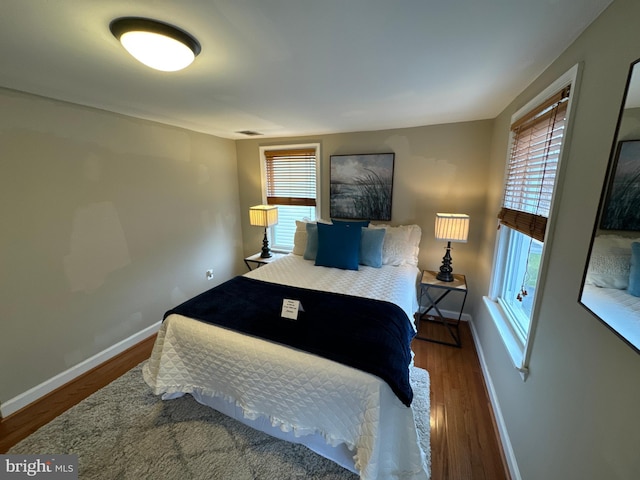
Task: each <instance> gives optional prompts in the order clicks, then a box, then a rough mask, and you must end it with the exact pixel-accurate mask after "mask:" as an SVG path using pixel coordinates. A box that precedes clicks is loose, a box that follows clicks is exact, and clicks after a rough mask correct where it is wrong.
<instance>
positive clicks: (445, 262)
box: [436, 242, 454, 282]
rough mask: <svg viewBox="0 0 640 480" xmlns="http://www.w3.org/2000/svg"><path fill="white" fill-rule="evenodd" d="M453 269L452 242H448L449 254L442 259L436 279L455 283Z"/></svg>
mask: <svg viewBox="0 0 640 480" xmlns="http://www.w3.org/2000/svg"><path fill="white" fill-rule="evenodd" d="M452 272H453V267H452V266H451V242H447V253H445V254H444V257H442V265H440V271H439V272H438V274H437V275H436V278H437V279H438V280H440V281H441V282H453V280H454V278H453V273H452Z"/></svg>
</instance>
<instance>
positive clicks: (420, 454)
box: [143, 254, 429, 480]
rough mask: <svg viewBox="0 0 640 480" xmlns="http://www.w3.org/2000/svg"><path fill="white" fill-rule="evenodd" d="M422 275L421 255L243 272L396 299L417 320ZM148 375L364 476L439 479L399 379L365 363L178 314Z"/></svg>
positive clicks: (170, 319)
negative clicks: (417, 259)
mask: <svg viewBox="0 0 640 480" xmlns="http://www.w3.org/2000/svg"><path fill="white" fill-rule="evenodd" d="M418 276H419V270H418V268H417V267H416V265H414V264H407V263H404V264H400V265H397V264H395V265H394V264H385V265H381V266H380V267H379V268H375V267H371V266H362V265H361V266H360V268H359V269H358V270H357V271H355V270H346V269H339V268H331V267H324V266H316V262H314V261H313V260H310V259H305V258H304V256H303V255H295V254H290V255H287V256H285V257H283V258H282V259H279V260H277V261H275V262H272V263H270V264H268V265H265V266H262V267H260V268H258V269H255V270H254V271H252V272H249V273H247V274H245V275H243V276H242V277H243V278H246V279H249V280H251V281H256V282H263V283H269V284H275V285H287V286H295V288H302V289H309V290H316V291H320V292H332V293H336V294H342V295H349V296H355V297H361V298H369V299H373V300H383V301H385V302H391V303H393V304H395V305H397V306H398V307H400V309H401V310H402V311H403V312H404V313H405V314H406V317H405V318H406V322H408V323H409V324H410V326H411V328H412V329H415V327H414V326H413V323H412V322H411V320H410V319H412V318H413V314H414V312H416V311H417V309H418V302H417V294H416V292H417V282H418ZM302 307H303V310H304V302H303V305H302ZM412 368H413V367H412ZM143 375H144V378H145V381H146V382H147V383H148V384H149V386H150V387H151V388H152V390H153V392H154V393H155V394H156V395H162V398H163V399H171V398H176V397H179V396H182V395H184V394H187V393H188V394H191V395H192V396H193V397H194V398H195V399H196V400H197V401H199V402H200V403H203V404H205V405H209V406H211V407H212V408H215V409H216V410H219V411H220V412H222V413H224V414H226V415H229V416H231V417H233V418H235V419H237V420H239V421H241V422H243V423H245V424H247V425H249V426H252V427H254V428H256V429H258V430H261V431H264V432H266V433H268V434H270V435H273V436H275V437H278V438H282V439H284V440H288V441H293V442H297V443H301V444H303V445H306V446H308V447H309V448H311V449H312V450H314V451H316V452H317V453H319V454H321V455H323V456H325V457H327V458H329V459H331V460H333V461H335V462H336V463H338V464H340V465H342V466H343V467H345V468H347V469H349V470H351V471H353V472H355V473H357V474H359V475H360V478H362V479H364V480H374V479H394V478H398V479H400V478H403V479H415V480H418V479H428V478H429V473H428V471H429V466H428V463H427V461H426V456H425V453H424V451H423V450H422V448H421V447H420V438H419V433H418V431H417V429H416V422H415V418H414V414H413V410H412V409H411V408H409V407H408V406H407V402H406V401H404V402H403V400H401V399H400V397H399V396H398V395H397V393H395V391H394V389H393V388H392V387H391V386H390V385H389V383H387V382H386V381H383V380H382V379H381V378H380V377H378V376H376V375H373V374H371V373H367V372H365V371H362V370H360V369H357V368H353V367H350V366H346V365H344V364H342V363H338V362H336V361H333V360H329V359H326V358H322V357H320V356H318V355H314V354H312V353H308V352H306V351H301V350H299V349H297V348H291V347H289V346H286V345H283V344H280V343H277V342H273V341H268V340H263V339H260V338H256V337H254V336H252V335H247V334H243V333H239V332H237V331H234V330H231V329H228V328H225V327H221V326H218V325H212V324H209V323H204V322H201V321H198V320H194V319H192V318H189V317H186V316H184V315H181V314H177V313H173V314H170V315H169V316H167V317H166V319H165V321H164V322H163V324H162V327H161V329H160V331H159V333H158V337H157V340H156V343H155V346H154V349H153V352H152V355H151V357H150V359H149V362H148V363H147V364H146V365H145V367H144V369H143ZM405 400H406V399H405Z"/></svg>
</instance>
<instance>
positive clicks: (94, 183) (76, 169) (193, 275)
mask: <svg viewBox="0 0 640 480" xmlns="http://www.w3.org/2000/svg"><path fill="white" fill-rule="evenodd" d="M0 112H2V113H1V114H0V218H1V219H2V234H1V235H0V267H1V269H2V275H1V276H0V279H1V280H0V332H1V333H0V366H1V368H0V401H3V402H6V401H7V400H8V399H12V398H14V397H15V396H16V395H18V394H21V393H23V392H25V391H27V390H28V389H30V388H32V387H34V386H36V385H39V384H40V383H41V382H43V381H45V380H48V379H50V378H51V377H53V376H55V375H57V374H59V373H61V372H63V371H65V370H67V369H68V368H71V367H73V366H75V365H76V364H78V363H79V362H82V361H84V360H86V359H88V358H89V357H91V356H92V355H95V354H97V353H98V352H101V351H103V350H105V349H107V348H109V347H111V346H112V345H114V344H116V343H117V342H119V341H121V340H123V339H125V338H127V337H129V336H131V335H133V334H136V333H137V332H139V331H141V330H143V329H144V328H145V327H148V326H150V325H152V324H154V323H156V322H158V321H159V320H161V319H162V314H163V313H164V311H165V310H167V308H169V307H171V306H173V305H175V304H176V303H178V302H181V301H184V300H186V299H187V298H189V297H191V296H193V295H194V294H196V293H199V292H201V291H203V290H205V289H206V288H210V287H212V286H213V285H214V284H215V283H216V282H219V281H222V280H226V279H228V278H230V277H231V276H232V275H234V274H236V273H237V272H238V271H240V270H241V262H242V260H241V258H242V257H241V254H242V246H241V244H240V240H239V239H240V238H241V231H240V223H239V209H238V202H237V198H238V179H237V169H236V152H235V143H234V142H233V141H231V140H223V139H219V138H216V137H212V136H208V135H203V134H198V133H194V132H189V131H187V130H182V129H178V128H174V127H168V126H164V125H160V124H155V123H152V122H147V121H142V120H136V119H133V118H129V117H124V116H121V115H116V114H111V113H107V112H104V111H99V110H95V109H89V108H84V107H79V106H75V105H71V104H66V103H62V102H56V101H53V100H47V99H43V98H40V97H35V96H31V95H26V94H21V93H17V92H12V91H7V90H0ZM208 268H213V269H214V274H215V279H214V281H211V282H208V281H206V280H205V271H206V269H208Z"/></svg>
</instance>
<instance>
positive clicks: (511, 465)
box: [469, 321, 522, 480]
mask: <svg viewBox="0 0 640 480" xmlns="http://www.w3.org/2000/svg"><path fill="white" fill-rule="evenodd" d="M469 326H470V327H471V334H472V335H471V336H472V338H473V343H474V344H475V346H476V351H477V352H478V359H479V360H480V367H481V368H482V375H483V376H484V381H485V383H486V384H487V390H488V392H489V401H490V402H491V406H492V407H493V414H494V416H495V419H496V423H497V426H498V434H499V435H500V442H501V443H502V449H503V451H504V455H505V457H506V461H507V468H508V469H509V473H510V474H511V479H512V480H522V477H521V476H520V470H519V469H518V462H517V461H516V456H515V453H514V452H513V447H512V445H511V439H510V438H509V433H508V432H507V426H506V424H505V423H504V417H503V416H502V410H501V408H500V402H498V395H497V394H496V390H495V388H494V386H493V381H492V380H491V375H490V374H489V369H488V368H487V363H486V360H485V357H484V351H483V350H482V345H481V344H480V343H479V342H478V335H477V332H476V329H475V325H474V324H473V321H471V322H469Z"/></svg>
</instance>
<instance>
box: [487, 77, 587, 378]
mask: <svg viewBox="0 0 640 480" xmlns="http://www.w3.org/2000/svg"><path fill="white" fill-rule="evenodd" d="M581 70H582V68H581V65H579V64H578V65H575V66H573V67H572V68H571V69H570V70H569V71H567V72H566V73H565V74H564V75H562V76H561V77H560V78H558V79H557V80H556V81H555V82H553V83H552V84H551V85H549V87H547V88H546V89H545V90H544V91H542V92H541V93H540V94H538V95H537V96H536V97H535V98H534V99H532V100H531V101H530V102H528V103H527V104H526V105H525V106H524V107H522V108H521V109H519V110H518V111H517V112H516V113H515V114H514V115H513V116H512V117H511V123H510V125H511V124H513V123H514V122H516V121H517V120H518V119H520V118H522V117H523V116H524V115H526V114H527V113H529V112H530V111H531V110H533V109H535V108H537V107H538V106H539V105H540V104H541V103H542V102H544V101H545V100H546V99H547V98H549V97H550V96H551V95H553V94H554V93H555V92H558V91H560V90H561V89H563V88H565V87H567V86H569V85H571V93H570V96H569V104H568V106H567V114H566V115H567V117H566V118H567V119H566V129H565V133H564V138H563V141H562V147H561V151H560V155H559V157H558V170H557V173H556V179H555V185H554V188H553V196H552V200H551V209H550V211H549V218H548V221H547V227H546V232H545V238H544V240H545V241H544V242H543V247H542V257H541V260H540V268H539V271H538V279H537V282H536V292H535V296H534V299H533V305H532V309H531V319H530V322H529V330H528V332H526V333H525V334H524V335H523V333H522V332H521V329H520V328H519V325H518V324H517V321H516V320H515V319H514V318H513V315H514V314H513V312H511V311H510V309H509V308H508V307H507V306H506V305H505V304H504V303H503V302H501V301H500V298H499V294H500V292H501V291H502V288H503V285H504V282H505V280H506V271H505V270H506V265H507V261H508V255H509V244H510V236H511V232H513V230H511V229H510V228H508V227H505V226H502V227H501V228H500V229H499V230H498V236H497V240H496V246H495V252H494V263H493V271H492V274H491V284H490V287H489V295H488V296H486V297H484V303H485V306H486V307H487V309H488V311H489V314H490V315H491V317H492V319H493V321H494V323H495V325H496V327H497V329H498V332H499V334H500V337H501V338H502V340H503V342H504V345H505V347H506V349H507V351H508V353H509V356H510V358H511V360H512V362H513V365H514V367H515V368H516V370H517V371H518V372H519V373H520V375H521V377H522V379H523V380H526V378H527V375H528V374H529V361H530V358H531V350H532V347H533V341H534V337H535V330H536V327H537V324H538V316H539V310H540V304H541V302H542V291H543V290H544V283H545V277H546V274H547V267H548V263H549V255H548V254H547V251H548V249H549V243H548V241H547V239H548V238H551V235H552V234H553V230H554V225H555V217H556V210H557V208H558V206H557V195H556V194H557V192H558V187H559V185H562V183H563V177H564V173H563V172H564V168H563V166H564V164H565V161H564V158H565V155H567V152H568V148H565V147H567V145H569V144H570V143H571V130H572V127H571V126H572V122H571V117H572V115H573V107H574V104H573V100H574V98H575V95H576V92H577V91H578V82H579V77H580V73H581ZM513 140H514V134H513V132H511V133H510V137H509V148H508V150H507V157H506V165H505V175H506V171H507V169H508V165H509V155H510V151H511V145H512V144H513Z"/></svg>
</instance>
